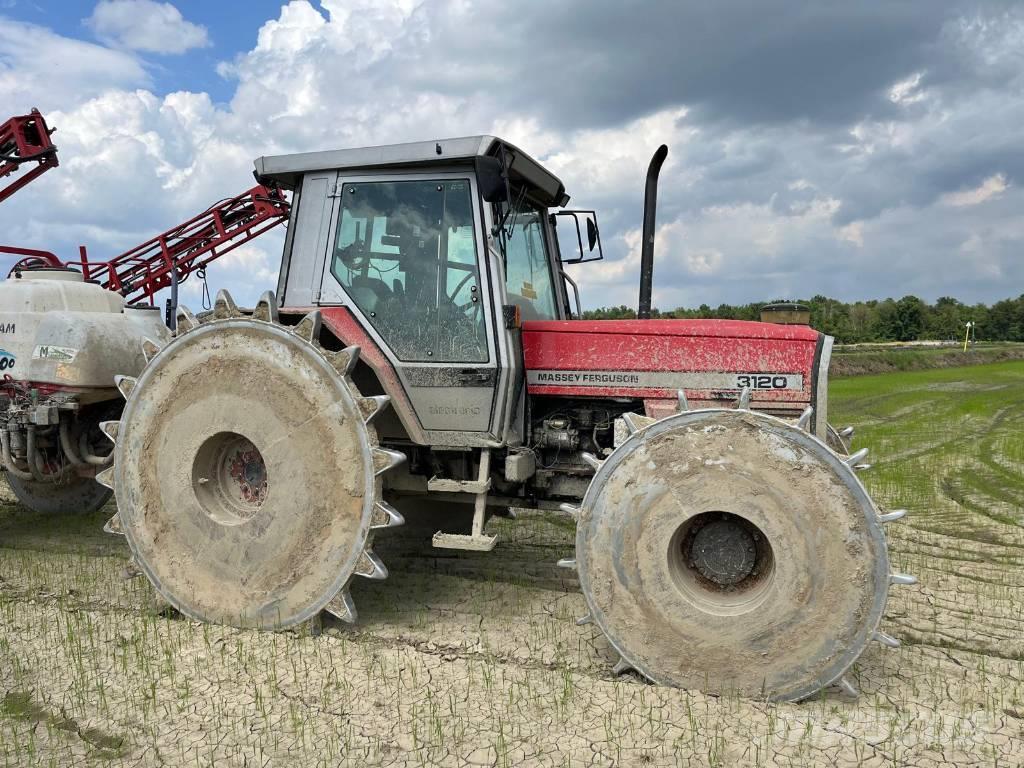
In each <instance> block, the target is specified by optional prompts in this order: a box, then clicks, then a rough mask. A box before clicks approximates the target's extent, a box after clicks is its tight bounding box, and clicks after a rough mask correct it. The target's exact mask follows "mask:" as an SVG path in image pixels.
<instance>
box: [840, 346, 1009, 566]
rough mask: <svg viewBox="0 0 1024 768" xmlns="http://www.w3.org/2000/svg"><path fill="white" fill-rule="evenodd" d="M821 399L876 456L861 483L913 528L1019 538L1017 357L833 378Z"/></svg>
mask: <svg viewBox="0 0 1024 768" xmlns="http://www.w3.org/2000/svg"><path fill="white" fill-rule="evenodd" d="M830 401H831V402H830V408H831V412H830V414H829V416H830V419H829V420H830V421H831V422H832V423H834V424H837V425H844V424H854V425H856V429H857V432H856V436H855V442H854V446H855V447H857V448H860V447H868V448H870V450H871V458H872V459H873V460H875V461H876V462H877V464H876V466H875V467H874V468H873V469H872V470H871V471H870V472H869V473H867V474H866V475H865V478H864V479H865V482H866V483H867V485H868V487H869V489H870V490H871V491H872V492H873V493H875V494H876V496H878V497H880V498H881V499H882V500H883V501H884V502H885V503H888V504H890V505H892V506H899V507H906V508H907V509H909V510H910V511H911V512H912V513H913V515H914V517H913V525H914V526H915V527H916V528H919V529H923V530H929V531H932V532H935V533H939V534H943V535H947V536H952V537H955V538H961V539H973V540H977V541H984V542H990V543H995V542H999V543H1001V544H1004V545H1006V546H1009V547H1012V548H1016V547H1017V546H1018V539H1019V534H1020V528H1021V525H1022V523H1024V362H1021V361H1011V362H1001V363H992V364H987V365H977V366H970V367H963V368H944V369H937V370H930V371H914V372H907V373H890V374H884V375H878V376H857V377H852V378H847V379H840V380H837V381H834V382H832V384H831V398H830ZM993 556H995V555H993Z"/></svg>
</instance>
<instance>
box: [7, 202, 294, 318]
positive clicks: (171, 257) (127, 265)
mask: <svg viewBox="0 0 1024 768" xmlns="http://www.w3.org/2000/svg"><path fill="white" fill-rule="evenodd" d="M289 207H290V206H289V203H288V201H286V200H285V199H284V197H283V195H282V193H281V191H280V189H278V188H276V187H269V186H264V185H263V184H257V185H256V186H255V187H252V188H251V189H248V190H246V191H245V192H243V193H242V194H240V195H238V196H236V197H231V198H227V199H225V200H221V201H220V202H218V203H216V204H215V205H213V206H211V207H210V208H208V209H207V210H205V211H203V212H202V213H201V214H199V215H198V216H194V217H192V218H191V219H189V220H188V221H185V222H182V223H181V224H178V225H177V226H175V227H172V228H171V229H169V230H167V231H166V232H164V233H162V234H160V235H157V236H156V237H154V238H152V239H150V240H147V241H146V242H144V243H142V244H140V245H137V246H135V247H134V248H132V249H131V250H128V251H125V252H124V253H122V254H120V255H119V256H115V257H113V258H112V259H110V260H109V261H90V260H89V258H88V255H87V253H86V249H85V246H81V247H80V249H79V251H80V257H79V259H78V260H74V261H67V262H65V261H62V260H61V259H60V258H59V257H58V256H56V255H55V254H53V253H51V252H49V251H37V250H31V249H26V248H16V247H13V246H3V245H0V253H11V254H14V255H18V256H23V257H24V258H23V259H21V260H20V261H19V262H18V263H17V264H15V266H14V269H13V270H12V272H13V271H15V270H19V269H27V268H29V267H32V266H49V267H57V268H61V267H69V266H73V267H76V268H81V270H82V274H83V275H84V277H85V279H86V280H97V281H99V282H100V284H101V285H102V286H103V287H104V288H107V289H109V290H111V291H115V292H117V293H120V294H121V295H123V296H124V297H125V298H126V299H127V303H128V304H138V303H139V302H142V301H146V300H148V301H149V302H150V303H153V297H154V296H155V295H156V293H157V291H160V290H161V289H163V288H168V287H170V286H171V285H172V283H174V281H175V279H177V282H179V283H180V282H181V281H183V280H184V279H185V278H186V277H188V276H189V275H190V274H191V273H192V272H195V271H197V270H201V269H203V268H205V267H206V266H207V265H208V264H209V263H210V262H212V261H214V260H215V259H218V258H220V257H221V256H223V255H224V254H226V253H229V252H230V251H233V250H234V249H235V248H237V247H239V246H240V245H244V244H245V243H248V242H249V241H250V240H252V239H253V238H255V237H259V236H260V235H262V234H263V233H264V232H267V231H268V230H270V229H273V228H274V227H276V226H277V225H278V224H280V223H281V222H283V221H285V220H286V219H287V218H288V210H289Z"/></svg>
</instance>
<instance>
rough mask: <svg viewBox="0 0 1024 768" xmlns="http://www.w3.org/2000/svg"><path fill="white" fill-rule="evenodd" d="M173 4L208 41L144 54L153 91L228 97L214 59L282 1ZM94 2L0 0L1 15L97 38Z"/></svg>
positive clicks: (249, 34)
mask: <svg viewBox="0 0 1024 768" xmlns="http://www.w3.org/2000/svg"><path fill="white" fill-rule="evenodd" d="M174 5H175V6H176V7H177V9H178V10H179V11H180V12H181V14H182V16H183V17H184V18H185V19H188V20H189V21H190V22H193V23H195V24H199V25H202V26H203V27H205V28H206V29H207V31H208V33H209V41H210V45H209V46H208V47H202V48H194V49H191V50H190V51H188V52H187V54H185V55H179V54H166V55H159V54H152V53H150V54H148V55H147V61H146V65H147V69H148V71H149V72H150V74H151V76H152V78H153V86H154V89H155V91H157V92H163V93H169V92H172V91H176V90H181V89H186V90H191V91H205V92H207V93H209V94H210V96H211V97H212V98H213V99H214V100H215V101H218V102H226V101H228V100H230V98H231V95H232V93H233V92H234V84H233V83H232V82H231V81H230V80H228V79H226V78H224V77H221V76H220V75H218V74H217V64H218V63H220V62H221V61H229V60H231V59H233V58H234V57H235V56H236V55H237V54H240V53H244V52H245V51H247V50H249V49H250V48H252V46H253V44H254V43H255V41H256V34H257V32H259V29H260V27H261V26H262V25H263V23H264V22H265V21H266V20H267V19H269V18H273V17H274V16H276V15H277V13H278V11H279V10H280V8H281V2H279V0H244V2H235V1H234V0H229V1H228V2H217V1H216V0H214V1H213V2H178V3H175V4H174ZM95 6H96V0H65V1H62V2H41V1H39V0H7V1H6V2H0V14H2V15H4V16H8V17H10V18H13V19H18V20H19V21H26V22H30V23H32V24H38V25H40V26H44V27H48V28H50V29H52V30H53V31H54V32H56V33H58V34H60V35H62V36H65V37H71V38H81V39H85V40H91V41H97V37H96V35H95V33H94V32H93V31H92V30H90V28H89V26H88V23H87V20H88V19H89V17H90V16H91V15H92V12H93V9H94V8H95Z"/></svg>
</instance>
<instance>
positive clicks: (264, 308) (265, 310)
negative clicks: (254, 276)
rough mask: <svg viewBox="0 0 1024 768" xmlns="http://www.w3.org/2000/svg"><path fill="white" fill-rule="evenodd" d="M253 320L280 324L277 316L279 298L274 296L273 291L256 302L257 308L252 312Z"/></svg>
mask: <svg viewBox="0 0 1024 768" xmlns="http://www.w3.org/2000/svg"><path fill="white" fill-rule="evenodd" d="M252 316H253V318H255V319H256V320H262V321H263V322H265V323H279V322H280V318H279V317H278V314H277V298H276V297H275V296H274V293H273V291H267V292H266V293H264V294H263V295H262V296H260V300H259V301H257V302H256V308H255V309H254V310H253V312H252Z"/></svg>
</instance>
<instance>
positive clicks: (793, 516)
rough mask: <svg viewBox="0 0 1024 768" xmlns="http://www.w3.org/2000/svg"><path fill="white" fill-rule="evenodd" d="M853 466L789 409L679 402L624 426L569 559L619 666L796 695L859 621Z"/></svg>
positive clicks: (874, 599) (873, 609)
mask: <svg viewBox="0 0 1024 768" xmlns="http://www.w3.org/2000/svg"><path fill="white" fill-rule="evenodd" d="M878 514H879V513H878V510H877V509H876V508H875V506H874V504H873V503H872V501H871V499H870V498H869V496H868V494H867V493H866V492H865V490H864V488H863V486H862V485H861V484H860V482H859V481H858V480H857V478H856V476H855V475H854V473H853V471H852V470H851V469H850V468H849V467H848V466H847V465H846V463H845V462H844V461H843V460H842V459H841V458H840V457H838V456H837V455H836V454H835V453H833V452H832V451H831V450H829V449H828V448H827V447H825V446H824V445H823V444H822V443H821V442H820V441H818V440H816V439H815V438H813V437H811V436H810V435H808V434H807V433H805V432H804V431H803V430H801V429H799V428H797V427H795V426H793V425H792V424H790V423H788V422H785V421H782V420H780V419H776V418H774V417H771V416H766V415H762V414H757V413H753V412H751V411H746V410H705V411H690V412H684V413H680V414H677V415H676V416H672V417H669V418H667V419H663V420H661V421H659V422H656V423H654V424H652V425H650V426H648V427H647V428H646V429H643V430H641V431H638V432H636V433H634V434H633V435H632V436H631V437H630V438H629V439H628V440H627V441H626V442H625V443H623V444H622V445H620V446H619V448H617V449H616V451H615V452H614V453H613V454H612V455H611V456H610V457H609V458H608V460H606V461H604V462H603V463H601V464H600V466H599V468H598V469H597V472H596V474H595V477H594V480H593V482H592V484H591V486H590V488H589V489H588V491H587V494H586V496H585V498H584V500H583V504H582V508H581V510H580V513H579V522H578V526H577V536H576V567H577V570H578V575H579V580H580V585H581V587H582V590H583V593H584V595H585V596H586V599H587V603H588V605H589V607H590V615H591V618H592V620H593V621H594V623H596V624H597V625H598V626H599V627H600V629H601V630H602V631H603V632H604V634H605V635H606V636H607V638H608V640H609V642H610V643H611V645H612V646H613V648H614V649H615V650H616V651H617V652H618V653H619V654H620V655H621V657H622V662H621V666H620V668H633V669H635V670H637V671H638V672H640V673H641V674H642V675H644V676H645V677H647V678H649V679H650V680H652V681H654V682H656V683H660V684H665V685H673V686H680V687H684V688H695V689H700V690H704V691H707V692H710V693H716V694H739V695H742V696H752V697H765V698H769V699H773V700H798V699H801V698H804V697H806V696H809V695H810V694H812V693H815V692H817V691H818V690H820V689H822V688H824V687H826V686H828V685H830V684H832V683H835V682H838V681H840V680H841V679H843V675H844V673H845V672H846V671H847V670H848V669H849V668H850V666H851V665H852V664H853V663H854V661H855V660H856V659H857V657H858V656H860V654H861V652H862V651H863V650H864V648H865V647H866V646H867V644H868V643H869V642H870V641H871V640H872V639H873V637H874V636H875V633H876V630H877V628H878V624H879V621H880V619H881V617H882V614H883V611H884V608H885V603H886V598H887V593H888V585H889V561H888V555H887V549H886V541H885V536H884V534H883V532H882V528H881V525H880V521H879V519H878Z"/></svg>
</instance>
